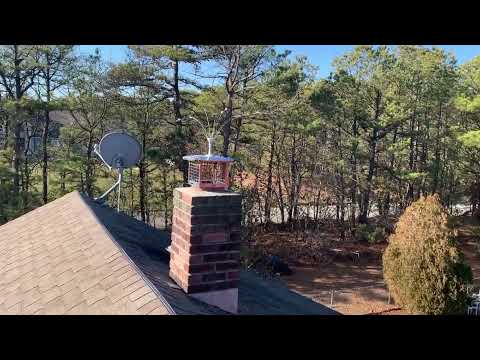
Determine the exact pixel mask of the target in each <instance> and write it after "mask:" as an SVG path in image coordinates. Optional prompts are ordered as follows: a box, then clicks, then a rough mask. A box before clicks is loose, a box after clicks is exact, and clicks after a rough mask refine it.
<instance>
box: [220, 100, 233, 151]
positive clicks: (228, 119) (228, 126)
mask: <svg viewBox="0 0 480 360" xmlns="http://www.w3.org/2000/svg"><path fill="white" fill-rule="evenodd" d="M224 114H225V115H224V116H225V118H224V123H223V152H222V154H223V156H228V148H229V145H230V133H231V130H232V116H233V93H232V92H229V93H228V101H227V109H226V111H225V113H224Z"/></svg>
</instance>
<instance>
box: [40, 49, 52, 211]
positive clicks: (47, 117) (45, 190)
mask: <svg viewBox="0 0 480 360" xmlns="http://www.w3.org/2000/svg"><path fill="white" fill-rule="evenodd" d="M47 62H48V56H47ZM45 80H46V81H45V83H46V84H45V85H46V92H47V104H46V109H45V124H44V127H43V134H42V150H43V156H42V160H43V163H42V182H43V203H44V204H46V203H47V202H48V148H47V145H48V132H49V127H50V109H49V104H50V72H49V69H48V68H47V74H46V79H45Z"/></svg>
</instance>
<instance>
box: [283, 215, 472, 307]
mask: <svg viewBox="0 0 480 360" xmlns="http://www.w3.org/2000/svg"><path fill="white" fill-rule="evenodd" d="M459 221H460V222H461V223H460V222H459V224H458V226H459V233H458V235H459V246H460V248H461V250H462V252H463V253H464V255H465V259H466V261H467V262H468V263H469V264H470V266H471V267H472V271H473V274H474V286H476V287H477V288H478V287H479V286H480V253H479V251H478V250H477V245H476V244H477V242H478V241H479V237H478V233H475V228H480V226H479V225H478V223H477V222H473V223H472V221H471V220H469V219H460V220H459ZM385 247H386V244H383V245H375V246H363V247H362V246H358V247H357V248H355V246H354V245H350V246H348V247H338V249H337V251H338V254H339V256H338V257H336V258H335V259H334V261H332V262H330V263H327V264H323V265H318V266H296V267H293V270H294V274H293V275H291V276H285V277H283V280H284V281H285V283H286V284H287V286H288V287H289V288H290V289H292V290H294V291H296V292H299V293H301V294H303V295H305V296H308V297H310V298H312V299H313V300H315V301H318V302H320V303H322V304H324V305H327V306H330V307H332V308H333V309H335V310H336V311H338V312H340V313H342V314H348V315H364V314H379V315H380V314H382V315H384V314H385V315H402V314H408V313H407V312H406V311H404V310H402V309H400V308H399V307H398V306H396V305H395V304H389V295H388V291H387V289H386V287H385V285H384V284H383V276H382V264H381V255H382V253H383V250H384V249H385ZM355 249H356V251H358V255H359V256H353V257H352V256H342V255H345V254H352V251H355ZM366 249H368V251H367V250H366ZM392 302H393V301H392Z"/></svg>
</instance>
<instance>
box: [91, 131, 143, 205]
mask: <svg viewBox="0 0 480 360" xmlns="http://www.w3.org/2000/svg"><path fill="white" fill-rule="evenodd" d="M94 152H95V153H96V154H97V155H98V157H99V158H100V159H101V160H102V161H103V163H104V164H105V165H106V166H107V167H108V169H109V170H111V169H115V170H117V172H118V181H117V182H116V183H115V184H114V185H113V186H112V187H111V188H110V189H108V190H107V191H106V192H105V193H104V194H103V195H102V196H100V197H98V198H95V200H101V199H103V198H104V197H106V196H107V195H108V194H110V192H112V191H113V189H115V188H116V187H117V186H118V199H117V211H120V188H121V183H122V174H123V170H124V169H128V168H131V167H133V166H135V164H137V163H138V162H139V161H140V159H141V158H142V148H141V147H140V144H139V143H138V141H137V140H135V138H133V137H132V136H130V135H128V134H127V133H125V132H122V131H114V132H111V133H108V134H106V135H105V136H104V137H103V138H102V140H100V144H99V145H98V146H97V145H96V144H95V147H94Z"/></svg>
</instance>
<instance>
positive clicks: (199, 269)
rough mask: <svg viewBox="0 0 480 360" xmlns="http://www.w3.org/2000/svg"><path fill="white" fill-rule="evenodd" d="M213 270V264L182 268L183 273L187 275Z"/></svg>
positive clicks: (189, 265) (186, 265)
mask: <svg viewBox="0 0 480 360" xmlns="http://www.w3.org/2000/svg"><path fill="white" fill-rule="evenodd" d="M214 270H215V266H214V264H198V265H193V264H185V265H184V266H183V271H185V272H187V273H189V274H198V273H204V272H209V271H214Z"/></svg>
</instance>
